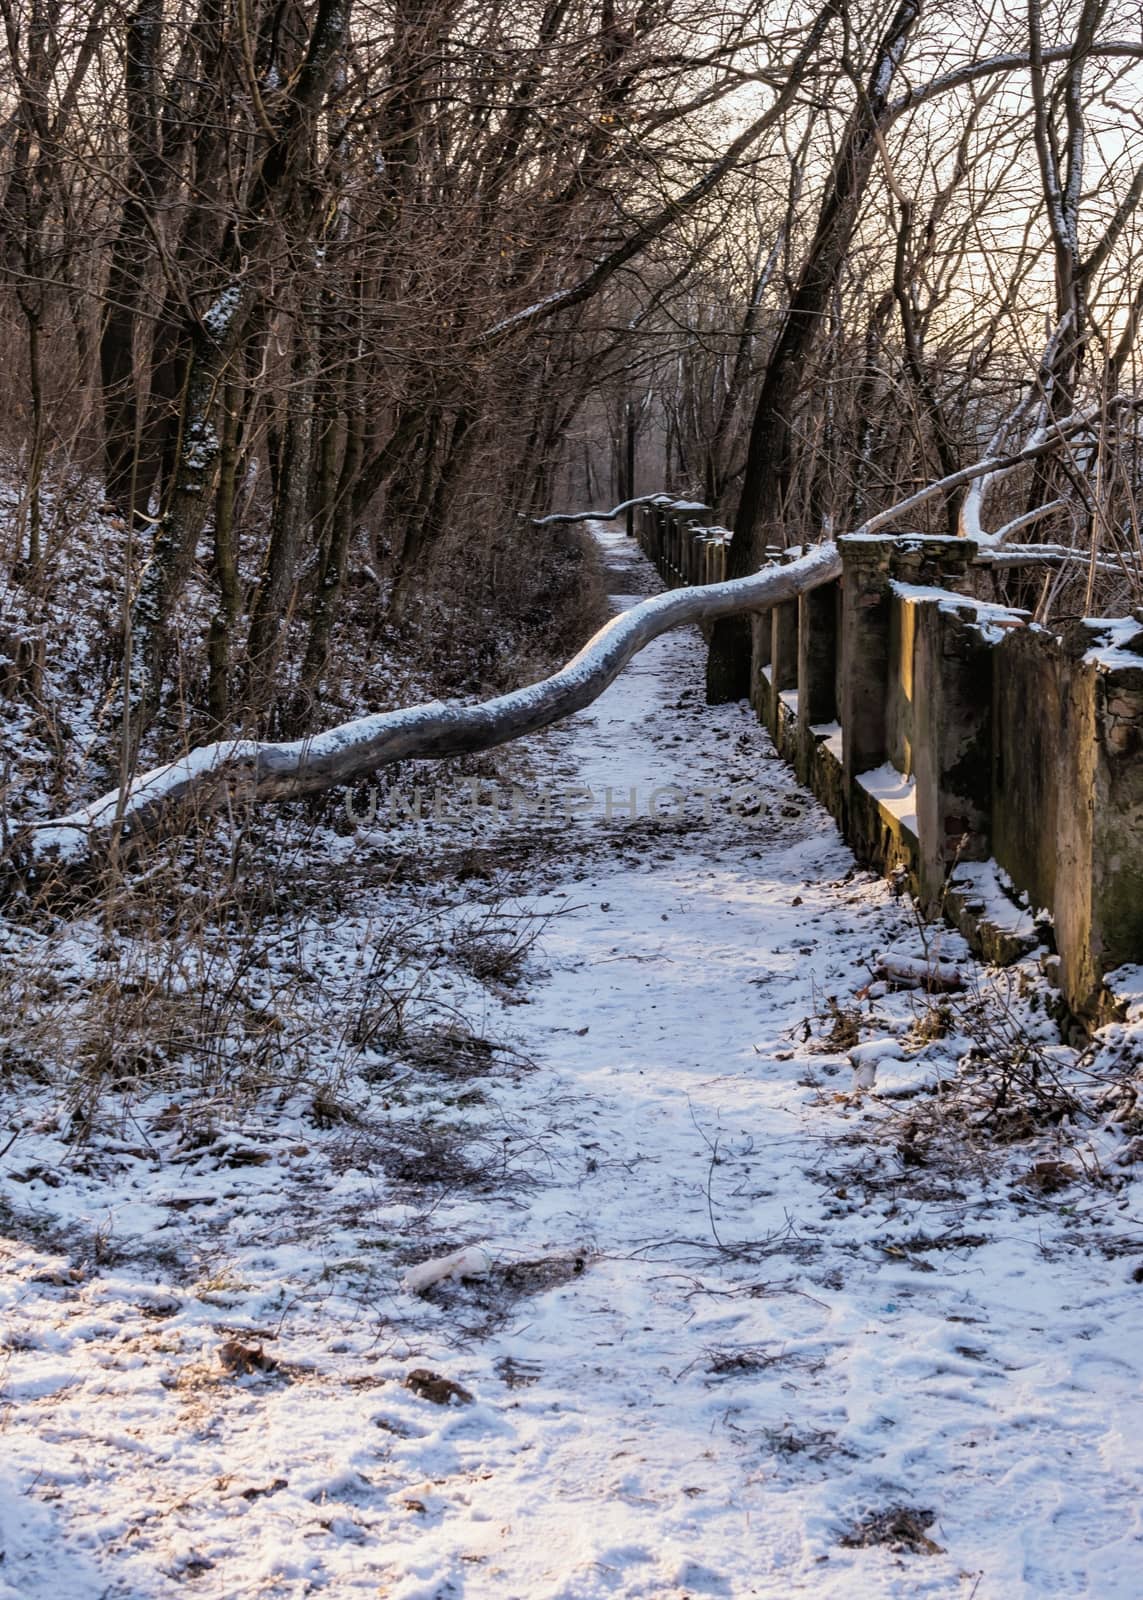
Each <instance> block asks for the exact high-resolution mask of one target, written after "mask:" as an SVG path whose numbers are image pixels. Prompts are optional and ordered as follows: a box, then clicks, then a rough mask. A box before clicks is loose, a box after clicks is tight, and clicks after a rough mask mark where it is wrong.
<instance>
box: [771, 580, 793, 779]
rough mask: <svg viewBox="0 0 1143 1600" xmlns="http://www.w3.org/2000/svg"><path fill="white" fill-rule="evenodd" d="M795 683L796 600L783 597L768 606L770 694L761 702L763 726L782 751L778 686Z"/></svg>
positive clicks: (782, 724) (782, 723)
mask: <svg viewBox="0 0 1143 1600" xmlns="http://www.w3.org/2000/svg"><path fill="white" fill-rule="evenodd" d="M797 684H798V602H797V601H796V600H783V601H782V603H781V604H780V605H776V606H773V607H772V608H771V610H770V694H769V697H768V699H767V702H766V706H765V718H766V726H767V727H768V728H769V730H770V737H771V738H772V739H773V741H774V744H775V747H776V748H777V749H778V751H779V752H780V753H782V754H785V753H786V750H785V747H786V745H787V743H788V742H789V741H788V740H787V737H786V722H785V719H784V717H783V714H782V690H783V689H796V688H797Z"/></svg>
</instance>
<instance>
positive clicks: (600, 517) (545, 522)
mask: <svg viewBox="0 0 1143 1600" xmlns="http://www.w3.org/2000/svg"><path fill="white" fill-rule="evenodd" d="M675 503H676V501H675V498H674V496H673V495H669V494H663V493H661V492H660V493H659V494H639V495H636V496H635V498H634V500H624V501H622V502H621V503H620V504H619V505H617V506H616V507H615V509H614V511H553V512H551V513H550V514H549V515H548V516H546V517H533V518H532V524H533V526H534V527H537V528H547V527H550V526H551V524H552V523H553V522H614V520H615V518H616V517H621V516H622V515H623V513H624V512H625V511H626V510H627V508H628V507H629V506H651V505H665V506H670V505H674V504H675Z"/></svg>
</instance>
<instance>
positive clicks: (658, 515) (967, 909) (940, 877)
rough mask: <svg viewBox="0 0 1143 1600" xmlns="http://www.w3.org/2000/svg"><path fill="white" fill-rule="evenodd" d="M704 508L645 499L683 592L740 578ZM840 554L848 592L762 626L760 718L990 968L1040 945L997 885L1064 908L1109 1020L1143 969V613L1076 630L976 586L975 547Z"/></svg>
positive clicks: (847, 549) (839, 812)
mask: <svg viewBox="0 0 1143 1600" xmlns="http://www.w3.org/2000/svg"><path fill="white" fill-rule="evenodd" d="M704 513H705V508H701V507H695V506H692V505H684V506H682V507H676V506H667V507H663V506H656V507H653V508H646V507H645V508H643V510H642V512H641V515H640V519H639V531H640V538H641V540H642V542H643V547H644V549H645V550H646V551H647V554H648V555H649V556H650V557H651V559H652V560H653V561H654V562H655V563H656V565H657V566H658V568H659V571H660V573H661V574H662V575H663V577H664V580H665V581H666V582H668V583H677V582H681V581H685V580H687V575H688V574H689V581H691V582H719V581H721V580H722V578H723V577H724V575H725V571H726V549H727V543H728V541H729V535H728V534H727V533H726V532H725V530H721V529H710V528H707V527H705V526H703V525H702V523H701V518H702V516H703V515H704ZM688 541H689V542H688ZM838 545H839V549H840V550H841V552H842V562H843V573H842V577H841V580H840V581H839V582H837V583H832V584H828V585H825V586H823V587H822V588H821V589H819V590H814V591H812V592H811V593H809V594H806V595H803V596H802V597H801V599H800V600H799V601H797V602H796V603H794V602H788V603H785V604H783V605H781V606H776V607H774V608H773V609H772V610H771V611H770V612H768V613H765V614H760V615H757V616H755V617H754V618H753V619H752V627H751V636H752V639H753V660H752V679H751V681H752V687H751V702H752V704H753V705H754V707H755V709H756V711H757V714H758V716H759V718H760V719H761V720H763V721H765V722H766V724H767V726H768V727H769V728H770V731H771V733H772V735H773V737H774V741H775V744H776V745H777V747H778V749H779V751H780V753H781V754H782V755H784V756H785V757H786V759H787V760H788V761H790V762H791V764H792V765H793V766H794V767H795V768H796V770H797V772H798V776H799V777H800V778H801V780H802V781H803V782H804V783H806V784H807V785H808V786H809V787H810V788H811V789H813V791H814V792H815V793H816V794H817V795H818V796H819V797H820V798H821V799H822V800H823V802H824V803H825V804H826V805H827V806H828V807H829V809H830V811H831V812H832V814H833V815H834V816H835V817H836V818H837V820H838V823H839V826H840V827H841V828H842V831H843V832H844V833H845V836H846V838H847V839H848V840H849V842H850V843H851V844H852V846H853V848H854V850H855V851H856V852H857V854H858V855H859V856H861V857H862V858H863V859H865V860H866V861H868V862H870V863H871V864H873V865H876V866H878V867H880V868H881V869H882V870H884V871H887V872H893V871H896V870H903V871H904V873H905V874H906V876H907V879H908V881H909V884H910V887H911V888H912V889H913V890H914V892H915V893H916V894H917V895H918V896H919V898H920V901H921V903H922V906H923V907H924V908H925V909H926V911H927V912H929V913H930V914H936V913H939V912H940V911H942V910H943V911H945V912H946V913H948V914H949V915H951V916H953V917H954V919H955V920H956V921H957V923H958V925H959V926H960V927H962V929H964V931H965V932H966V933H968V934H969V935H970V936H971V937H973V938H974V941H975V942H976V943H977V945H978V948H980V949H981V950H982V952H983V953H985V954H986V955H987V956H988V957H989V958H990V959H1000V960H1011V959H1014V958H1015V957H1016V956H1018V955H1019V954H1021V953H1023V952H1024V951H1025V950H1027V949H1028V948H1029V947H1030V944H1031V943H1032V942H1033V941H1034V934H1033V935H1031V936H1029V934H1028V932H1027V929H1026V928H1025V927H1023V925H1022V922H1021V916H1020V914H1019V912H1018V909H1017V907H1016V905H1015V903H1014V901H1013V902H1012V903H1009V902H1008V901H1005V902H1004V907H1007V912H1011V914H1012V915H1011V916H1010V917H1009V916H1007V913H1006V912H1005V910H1004V907H1002V908H1001V912H1000V913H998V912H997V910H996V907H995V905H991V906H990V905H989V903H988V896H987V895H986V894H983V893H982V892H981V889H980V886H981V883H982V882H983V879H982V878H981V877H980V874H981V873H982V872H983V873H985V874H986V875H991V876H990V877H989V882H990V883H993V884H994V886H995V888H996V890H997V893H998V894H1000V897H1001V898H1002V899H1003V894H1002V884H1003V881H1004V879H1003V877H1001V876H997V868H998V869H1000V872H1001V874H1004V875H1006V877H1007V880H1010V884H1011V886H1012V890H1013V894H1014V895H1023V896H1024V897H1026V900H1027V902H1028V904H1029V905H1030V907H1031V909H1032V911H1036V910H1039V909H1043V910H1045V911H1047V912H1049V913H1050V914H1051V918H1052V919H1053V921H1054V927H1055V934H1056V941H1057V947H1058V954H1059V962H1058V969H1059V981H1060V986H1061V991H1062V994H1063V996H1064V999H1065V1001H1066V1003H1067V1005H1068V1007H1069V1008H1070V1010H1071V1012H1072V1014H1073V1015H1075V1016H1077V1017H1079V1018H1081V1019H1088V1020H1095V1019H1097V1018H1099V1017H1100V1016H1101V1015H1103V1014H1105V1010H1106V1003H1107V995H1106V989H1105V986H1104V984H1103V977H1104V974H1106V973H1107V972H1109V971H1111V970H1113V969H1114V968H1116V967H1118V966H1122V965H1129V964H1135V963H1143V621H1140V622H1132V621H1131V620H1130V619H1127V620H1124V621H1103V620H1099V621H1095V622H1088V623H1084V624H1081V625H1077V626H1076V627H1075V628H1073V629H1072V630H1071V631H1070V632H1069V634H1068V635H1067V636H1066V637H1064V638H1059V637H1056V636H1055V635H1053V634H1051V633H1048V632H1046V631H1045V630H1043V629H1041V628H1034V627H1030V626H1027V625H1026V624H1027V618H1026V615H1025V614H1024V613H1021V612H1018V611H1014V610H1011V609H1008V608H1004V607H1000V606H997V605H995V604H993V603H991V602H988V601H985V600H981V599H979V598H977V597H976V596H975V595H974V593H973V590H974V586H975V581H976V575H975V573H974V570H973V567H972V562H973V559H974V557H975V555H976V547H975V545H974V544H972V542H971V541H969V540H960V539H948V538H940V537H937V538H934V537H929V536H924V537H922V536H920V535H904V536H902V535H898V536H895V537H889V538H886V537H880V536H874V537H856V536H850V537H848V538H842V539H840V540H839V541H838ZM783 558H784V557H783V555H782V553H781V552H773V559H775V560H781V559H783ZM990 859H994V860H995V863H996V867H993V866H990V865H988V863H989V861H990ZM971 863H977V864H984V865H978V866H977V867H976V869H975V873H972V872H967V870H966V864H971ZM959 873H963V874H964V878H963V881H961V880H958V877H957V875H958V874H959ZM958 882H959V887H958ZM965 884H967V885H968V887H967V888H966V887H965ZM1023 923H1026V924H1027V925H1028V926H1029V927H1030V925H1031V918H1030V917H1027V916H1024V917H1023Z"/></svg>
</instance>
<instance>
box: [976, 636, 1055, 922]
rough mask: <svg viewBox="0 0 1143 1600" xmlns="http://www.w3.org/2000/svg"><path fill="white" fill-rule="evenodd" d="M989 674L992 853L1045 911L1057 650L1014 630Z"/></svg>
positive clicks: (1051, 859) (1051, 861)
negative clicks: (990, 701) (990, 680)
mask: <svg viewBox="0 0 1143 1600" xmlns="http://www.w3.org/2000/svg"><path fill="white" fill-rule="evenodd" d="M993 670H994V680H993V682H994V687H993V721H994V734H993V743H992V808H991V809H992V853H993V855H994V856H995V857H996V859H997V861H998V862H999V863H1000V865H1001V866H1002V867H1003V868H1004V870H1005V871H1006V872H1007V873H1008V874H1009V876H1010V877H1011V879H1012V881H1013V883H1018V884H1019V885H1020V887H1021V888H1022V889H1024V890H1026V891H1027V893H1028V895H1029V897H1030V899H1031V900H1032V902H1033V905H1034V906H1035V907H1036V908H1041V907H1042V908H1043V909H1045V910H1051V908H1052V907H1053V906H1054V904H1055V900H1056V805H1057V799H1058V796H1059V790H1060V783H1059V775H1060V769H1061V763H1062V759H1063V754H1062V752H1063V741H1062V721H1061V712H1060V708H1061V705H1062V703H1063V699H1064V687H1063V680H1064V660H1063V653H1062V651H1061V649H1060V646H1059V643H1058V641H1057V640H1056V639H1055V638H1054V637H1053V636H1052V635H1051V634H1048V633H1045V632H1044V631H1043V630H1042V629H1039V628H1021V629H1019V630H1018V631H1014V632H1012V633H1010V634H1009V635H1008V637H1007V638H1006V639H1005V640H1004V641H1003V643H1002V644H1001V645H1000V646H999V648H998V649H997V651H996V659H995V662H994V669H993ZM1033 707H1034V708H1036V709H1035V712H1034V713H1033V710H1032V708H1033Z"/></svg>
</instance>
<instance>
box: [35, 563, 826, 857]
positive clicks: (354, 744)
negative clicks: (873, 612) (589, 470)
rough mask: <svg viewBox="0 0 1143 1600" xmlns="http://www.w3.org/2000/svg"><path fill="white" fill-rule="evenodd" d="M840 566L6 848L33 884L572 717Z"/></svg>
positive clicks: (268, 754)
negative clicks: (630, 671) (238, 811)
mask: <svg viewBox="0 0 1143 1600" xmlns="http://www.w3.org/2000/svg"><path fill="white" fill-rule="evenodd" d="M840 573H841V558H840V556H839V555H838V551H837V546H836V545H835V544H832V543H830V544H821V545H816V546H815V547H814V548H813V549H811V550H810V551H808V552H807V553H806V554H805V555H803V556H802V557H801V558H800V559H799V560H796V561H791V562H790V563H789V564H788V565H787V566H782V567H770V568H767V569H766V570H764V571H762V572H757V573H754V574H752V575H751V576H750V577H746V578H737V579H735V580H733V581H731V582H728V583H718V584H709V585H706V586H705V587H703V588H695V589H675V590H673V591H670V592H668V593H666V594H658V595H654V596H653V597H652V598H651V599H649V600H644V601H642V602H641V603H640V604H639V605H637V606H634V607H632V609H631V610H629V611H625V612H624V613H623V614H622V615H620V616H618V617H613V618H612V620H611V621H610V622H608V623H607V624H606V625H605V626H604V627H603V628H601V629H600V630H599V632H598V633H597V634H596V635H595V636H594V638H592V639H591V640H589V642H588V643H587V644H586V645H585V646H584V648H583V649H582V650H581V651H580V652H579V654H578V655H577V656H575V657H574V658H573V659H572V660H571V661H569V662H568V664H567V665H566V666H565V667H562V668H561V669H560V671H559V672H556V673H554V674H553V675H552V676H551V677H550V678H544V679H542V680H541V681H540V682H539V683H533V684H529V685H528V686H527V687H526V688H523V689H517V690H514V691H513V692H512V693H511V694H505V695H500V696H499V697H498V698H497V699H495V700H487V701H483V702H480V703H477V704H475V705H463V704H456V703H446V702H443V701H439V700H437V701H431V702H429V703H428V704H426V705H421V706H411V707H408V708H405V709H402V710H399V711H385V712H380V713H378V714H377V715H375V716H369V717H360V718H358V719H357V720H356V721H353V722H346V723H343V724H341V726H339V727H336V728H331V729H329V730H328V732H326V733H321V734H317V735H315V736H314V737H313V738H309V739H298V740H294V741H291V742H289V743H285V744H269V743H266V744H263V743H258V742H257V741H254V740H249V739H238V740H235V739H231V740H222V741H220V742H219V743H217V744H210V745H204V746H203V747H202V748H200V749H198V750H192V751H190V752H189V753H188V754H187V755H185V756H183V757H181V758H180V759H179V760H178V761H172V762H169V763H168V764H167V765H166V766H162V767H156V768H155V769H154V770H153V771H151V772H146V773H144V774H142V776H140V777H138V778H136V779H135V780H134V782H133V783H132V784H131V785H130V786H129V787H128V788H127V789H126V791H125V792H124V791H122V790H118V789H116V790H113V791H112V792H111V793H110V794H107V795H104V796H103V797H102V799H99V800H96V801H93V802H92V803H91V804H90V805H87V806H83V807H81V808H80V809H79V810H77V811H73V812H72V813H70V815H68V816H65V817H58V818H55V819H54V820H51V821H47V822H42V823H35V824H33V825H32V826H31V827H30V828H28V829H27V830H25V832H24V833H22V834H21V835H20V837H19V838H18V840H17V841H16V843H15V845H14V847H13V850H12V851H11V852H10V854H11V855H12V856H13V857H14V858H15V861H16V864H17V865H18V866H19V867H21V868H22V870H24V871H25V872H26V873H27V874H29V875H30V876H31V877H32V878H33V879H35V878H36V877H38V876H40V875H41V873H42V871H44V870H48V871H50V870H51V868H52V866H53V865H54V864H58V865H59V866H60V867H83V866H84V865H86V864H89V863H91V862H93V861H95V860H98V859H99V858H100V856H101V855H103V854H105V853H106V852H107V851H108V850H109V849H110V848H111V847H112V845H113V844H118V843H120V842H121V841H124V840H127V841H130V840H135V841H141V840H145V839H147V838H154V837H158V836H160V835H162V834H164V833H168V832H170V831H172V829H173V828H176V827H182V826H185V825H186V822H187V820H188V814H189V816H190V817H195V816H205V815H208V814H209V813H211V812H213V811H216V810H218V809H219V808H220V807H221V806H225V805H229V804H232V803H234V802H235V801H239V802H243V803H247V804H248V803H250V802H252V801H260V800H287V799H295V798H299V797H301V796H304V795H310V794H317V793H320V792H321V791H322V790H325V789H330V788H333V787H334V786H335V785H337V784H342V783H350V782H352V781H353V780H355V779H357V778H362V777H365V776H366V775H368V774H369V773H372V772H374V771H376V770H377V768H378V767H384V766H388V765H390V764H392V763H393V762H395V761H409V760H439V759H441V758H442V757H446V756H456V755H463V754H467V753H469V752H472V751H477V750H490V749H492V748H494V747H495V746H496V745H501V744H506V743H508V742H509V741H510V740H512V739H519V738H521V737H523V736H524V735H525V734H529V733H535V732H537V731H538V730H539V729H540V728H546V727H548V726H549V725H550V724H551V723H553V722H558V721H560V720H561V719H562V718H564V717H568V716H571V715H572V713H573V712H576V711H580V710H582V709H583V707H584V706H587V705H590V704H591V702H592V701H593V700H595V699H597V698H598V696H599V695H601V694H602V693H603V691H604V690H605V689H606V688H607V686H608V684H609V683H611V682H612V681H613V680H614V679H615V678H616V677H617V676H618V675H619V673H620V672H621V671H622V670H623V668H624V667H625V666H626V665H627V663H628V661H630V660H631V658H632V656H634V655H635V654H637V652H638V651H640V650H642V649H643V648H644V646H645V645H648V644H650V643H651V641H652V640H653V639H656V638H658V636H659V635H660V634H661V633H666V632H667V631H668V630H669V629H671V628H678V627H682V626H684V625H685V624H687V623H695V622H713V621H715V620H716V619H717V618H719V617H727V616H733V615H736V614H739V613H743V612H749V611H757V610H765V609H767V608H769V607H770V606H773V605H777V604H779V603H780V602H781V601H784V600H792V599H795V598H796V597H797V596H798V595H799V594H802V593H804V592H805V591H806V590H807V589H813V588H816V587H818V585H820V584H823V583H829V582H831V581H832V580H833V579H834V578H836V577H838V576H839V575H840Z"/></svg>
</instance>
